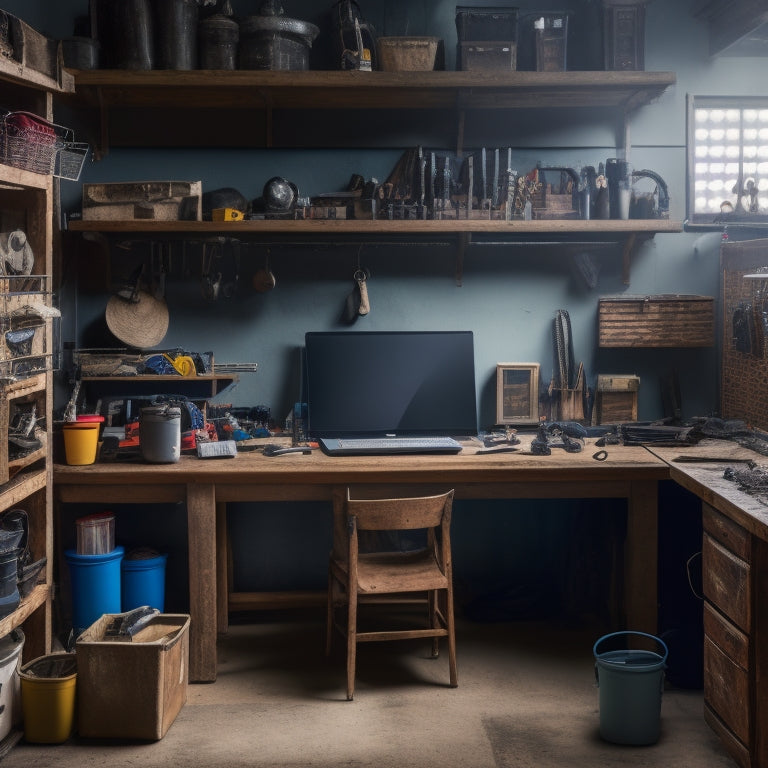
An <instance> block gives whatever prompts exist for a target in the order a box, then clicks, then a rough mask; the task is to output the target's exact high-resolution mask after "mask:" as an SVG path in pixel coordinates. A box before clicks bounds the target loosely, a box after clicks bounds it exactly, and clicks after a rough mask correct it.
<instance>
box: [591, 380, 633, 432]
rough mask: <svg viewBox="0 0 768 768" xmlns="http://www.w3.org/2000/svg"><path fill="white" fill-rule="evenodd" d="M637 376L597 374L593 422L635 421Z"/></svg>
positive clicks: (617, 422)
mask: <svg viewBox="0 0 768 768" xmlns="http://www.w3.org/2000/svg"><path fill="white" fill-rule="evenodd" d="M639 389H640V377H639V376H625V375H610V374H599V375H598V377H597V391H596V392H595V407H594V410H593V412H592V423H593V424H623V423H624V422H630V421H637V397H638V391H639Z"/></svg>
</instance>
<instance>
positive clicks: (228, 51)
mask: <svg viewBox="0 0 768 768" xmlns="http://www.w3.org/2000/svg"><path fill="white" fill-rule="evenodd" d="M239 39H240V27H239V25H238V23H237V22H236V21H235V20H234V19H231V18H229V17H228V16H224V15H223V14H215V15H214V16H209V17H208V18H207V19H204V20H203V21H201V22H200V24H199V26H198V64H199V66H200V69H236V68H237V45H238V41H239Z"/></svg>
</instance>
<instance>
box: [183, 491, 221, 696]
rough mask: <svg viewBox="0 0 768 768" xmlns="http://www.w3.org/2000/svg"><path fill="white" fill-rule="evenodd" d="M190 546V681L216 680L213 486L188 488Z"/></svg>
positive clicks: (214, 497)
mask: <svg viewBox="0 0 768 768" xmlns="http://www.w3.org/2000/svg"><path fill="white" fill-rule="evenodd" d="M187 526H188V533H187V537H188V547H189V613H190V616H191V617H192V621H191V624H190V631H189V679H190V681H191V682H213V681H214V680H215V679H216V493H215V487H214V485H213V484H212V483H205V484H200V485H199V484H189V485H187Z"/></svg>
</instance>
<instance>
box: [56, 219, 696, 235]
mask: <svg viewBox="0 0 768 768" xmlns="http://www.w3.org/2000/svg"><path fill="white" fill-rule="evenodd" d="M69 229H71V230H72V231H74V232H102V233H105V234H108V233H111V232H112V233H118V232H122V233H126V232H131V233H146V234H148V235H157V234H168V235H172V234H176V235H201V234H209V235H215V234H227V235H240V236H245V235H263V234H294V235H331V234H356V235H376V234H413V235H441V234H451V233H453V234H456V233H463V232H473V233H491V234H507V235H514V234H556V235H563V234H578V235H589V234H603V235H617V236H626V235H629V234H632V233H637V232H646V233H649V234H656V233H658V232H682V231H683V224H682V222H680V221H670V220H669V219H629V220H617V219H605V220H596V219H593V220H591V221H584V220H582V219H547V220H537V221H522V220H514V221H509V222H508V221H488V220H487V219H485V220H484V219H442V220H434V219H428V220H418V221H414V220H409V221H390V220H388V219H376V220H370V219H347V220H339V219H335V220H334V219H327V220H320V219H312V220H307V219H304V220H292V219H265V220H256V221H232V222H226V223H223V224H222V223H219V222H211V221H147V220H141V221H79V220H75V221H70V222H69Z"/></svg>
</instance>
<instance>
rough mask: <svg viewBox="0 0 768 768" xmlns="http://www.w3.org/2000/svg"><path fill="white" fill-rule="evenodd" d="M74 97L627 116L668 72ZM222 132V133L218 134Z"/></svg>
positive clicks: (206, 79) (174, 82)
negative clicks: (602, 111) (607, 111)
mask: <svg viewBox="0 0 768 768" xmlns="http://www.w3.org/2000/svg"><path fill="white" fill-rule="evenodd" d="M71 74H72V75H73V77H74V80H75V89H76V93H77V96H78V97H80V98H83V99H86V100H88V101H91V102H92V103H94V104H97V105H99V106H100V107H102V108H104V107H110V106H120V107H130V108H136V107H152V106H163V107H181V108H184V109H197V108H202V109H221V108H236V109H323V110H328V109H379V110H380V109H470V108H471V109H520V108H534V109H541V108H542V107H558V108H560V107H576V106H586V107H613V108H620V109H623V110H626V111H632V110H634V109H637V108H638V107H641V106H643V105H644V104H647V103H649V102H650V101H653V100H654V99H656V98H658V97H659V96H660V95H661V94H662V93H663V92H664V91H665V90H666V89H667V88H668V87H669V86H671V85H673V84H674V83H675V79H676V78H675V74H674V73H673V72H358V71H301V72H289V71H257V70H236V71H226V72H225V71H213V70H190V71H168V70H151V71H124V70H73V71H72V72H71ZM222 130H223V129H222Z"/></svg>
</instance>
